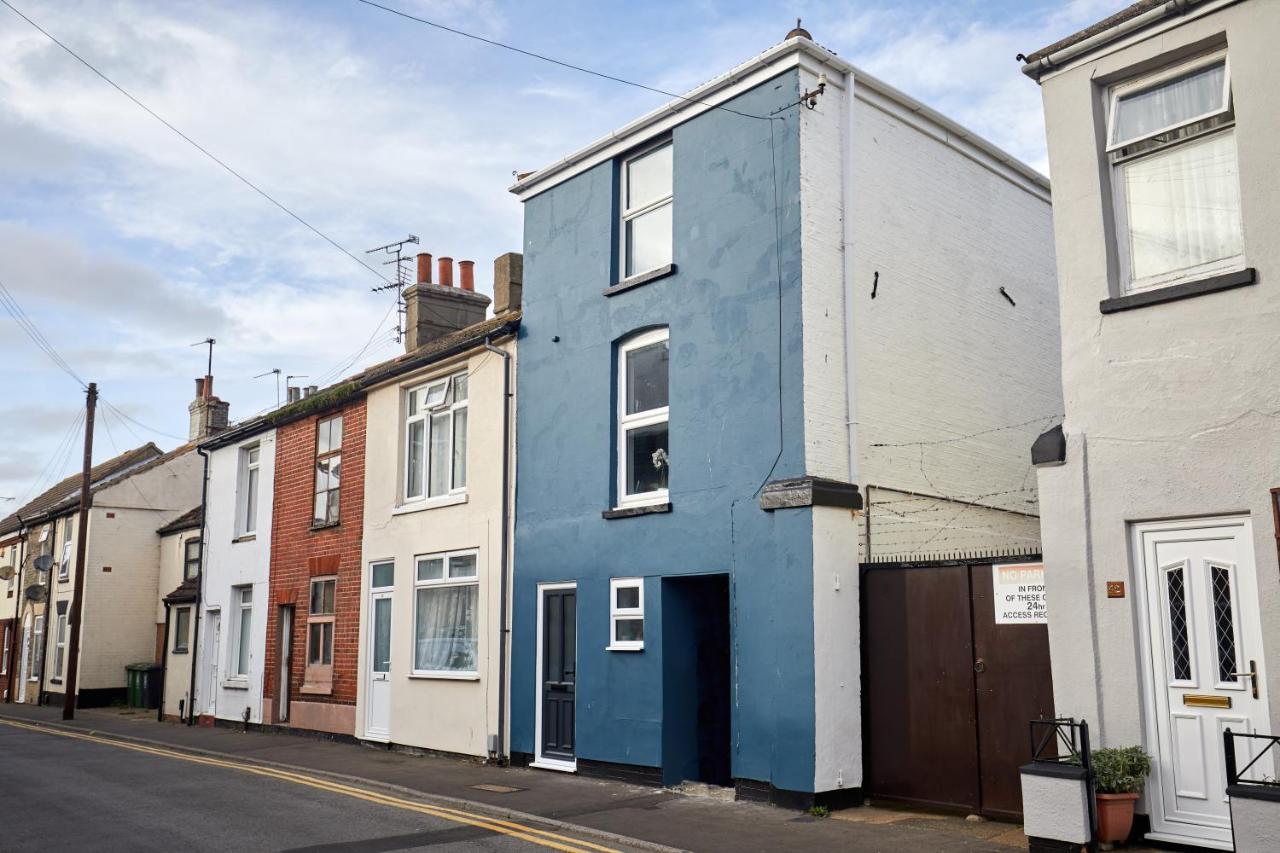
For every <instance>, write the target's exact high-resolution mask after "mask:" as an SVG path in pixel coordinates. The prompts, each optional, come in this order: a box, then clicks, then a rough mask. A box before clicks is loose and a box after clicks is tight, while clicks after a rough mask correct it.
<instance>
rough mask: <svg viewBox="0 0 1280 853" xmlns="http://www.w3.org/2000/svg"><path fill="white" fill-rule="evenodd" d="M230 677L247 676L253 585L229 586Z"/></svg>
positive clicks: (251, 634) (251, 631)
mask: <svg viewBox="0 0 1280 853" xmlns="http://www.w3.org/2000/svg"><path fill="white" fill-rule="evenodd" d="M231 607H232V613H231V642H230V644H229V646H230V652H231V667H230V669H231V677H232V678H248V676H249V649H250V647H251V645H250V644H251V643H252V642H253V587H251V586H233V587H232V588H231Z"/></svg>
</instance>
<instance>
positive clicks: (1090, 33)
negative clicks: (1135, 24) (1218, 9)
mask: <svg viewBox="0 0 1280 853" xmlns="http://www.w3.org/2000/svg"><path fill="white" fill-rule="evenodd" d="M1198 2H1200V0H1191V2H1190V3H1188V4H1187V5H1188V6H1192V5H1195V4H1196V3H1198ZM1166 4H1167V0H1138V2H1136V3H1133V4H1131V5H1129V6H1126V7H1124V8H1123V9H1121V10H1120V11H1119V12H1116V13H1115V14H1114V15H1111V16H1110V17H1107V18H1103V19H1102V20H1101V21H1098V22H1097V23H1096V24H1093V25H1092V26H1088V27H1085V28H1084V29H1083V30H1080V31H1079V32H1077V33H1072V34H1071V35H1069V36H1067V37H1066V38H1063V39H1059V40H1058V41H1055V42H1054V43H1053V44H1051V45H1047V46H1045V47H1042V48H1040V49H1039V50H1037V51H1035V52H1034V53H1029V54H1027V55H1026V56H1024V57H1022V61H1023V62H1024V63H1025V64H1026V65H1027V66H1030V65H1033V64H1035V63H1037V62H1039V61H1040V60H1042V59H1044V58H1045V57H1048V56H1052V55H1053V54H1055V53H1057V52H1058V51H1060V50H1065V49H1066V48H1068V47H1072V46H1073V45H1077V44H1080V43H1081V42H1083V41H1085V40H1086V39H1091V38H1093V37H1094V36H1096V35H1101V34H1102V33H1105V32H1106V31H1107V30H1109V29H1111V28H1113V27H1117V26H1119V25H1120V24H1123V23H1125V22H1126V21H1131V20H1133V19H1134V18H1137V17H1139V16H1140V15H1145V14H1146V13H1147V12H1151V11H1153V10H1155V9H1156V8H1157V7H1160V6H1166ZM1024 70H1025V69H1024ZM1044 70H1047V69H1044ZM1028 73H1030V72H1028Z"/></svg>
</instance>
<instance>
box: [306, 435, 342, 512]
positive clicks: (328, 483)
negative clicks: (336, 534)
mask: <svg viewBox="0 0 1280 853" xmlns="http://www.w3.org/2000/svg"><path fill="white" fill-rule="evenodd" d="M341 481H342V415H337V416H336V417H332V418H327V419H325V420H322V421H320V422H318V423H317V424H316V500H315V513H314V514H313V515H312V518H311V525H312V526H313V527H327V526H329V525H331V524H337V523H338V510H339V494H340V493H341Z"/></svg>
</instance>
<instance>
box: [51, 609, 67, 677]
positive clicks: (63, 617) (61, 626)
mask: <svg viewBox="0 0 1280 853" xmlns="http://www.w3.org/2000/svg"><path fill="white" fill-rule="evenodd" d="M66 651H67V603H66V602H65V601H59V602H58V621H57V628H56V633H55V634H54V646H53V677H54V678H55V679H57V680H58V681H61V680H62V662H63V660H64V659H65V658H66Z"/></svg>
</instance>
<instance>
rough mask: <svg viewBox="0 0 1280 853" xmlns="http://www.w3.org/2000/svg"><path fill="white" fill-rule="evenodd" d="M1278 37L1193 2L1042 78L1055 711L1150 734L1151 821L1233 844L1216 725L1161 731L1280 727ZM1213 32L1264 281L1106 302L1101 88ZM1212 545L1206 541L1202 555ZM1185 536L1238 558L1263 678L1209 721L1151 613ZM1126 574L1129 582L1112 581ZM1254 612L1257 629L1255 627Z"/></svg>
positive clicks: (1244, 658)
mask: <svg viewBox="0 0 1280 853" xmlns="http://www.w3.org/2000/svg"><path fill="white" fill-rule="evenodd" d="M1278 36H1280V4H1275V3H1273V2H1270V0H1256V2H1255V0H1245V2H1222V0H1216V1H1215V2H1207V3H1199V4H1195V5H1193V6H1192V7H1191V8H1189V9H1187V10H1185V14H1179V15H1175V16H1171V17H1168V18H1167V19H1164V20H1162V21H1160V22H1158V23H1156V24H1153V25H1150V26H1148V27H1147V28H1146V29H1144V30H1142V31H1140V32H1138V33H1135V34H1131V35H1128V36H1125V37H1123V38H1120V39H1119V40H1117V41H1113V42H1111V43H1109V44H1105V45H1102V46H1099V47H1095V49H1093V50H1091V51H1089V52H1087V53H1085V54H1083V55H1081V56H1078V57H1077V58H1075V59H1072V60H1069V61H1067V62H1066V63H1065V64H1064V65H1062V66H1061V67H1060V68H1059V69H1058V70H1055V71H1052V72H1050V73H1048V74H1046V75H1044V76H1043V77H1042V78H1041V85H1042V89H1043V97H1044V104H1045V119H1046V124H1047V127H1048V135H1049V156H1050V164H1051V167H1052V171H1053V175H1054V182H1055V185H1056V186H1057V187H1058V188H1059V191H1058V192H1057V194H1056V196H1055V205H1054V208H1055V209H1054V223H1055V231H1056V239H1057V244H1058V246H1059V247H1060V251H1059V253H1058V278H1059V281H1060V283H1061V316H1062V342H1063V358H1062V366H1063V373H1062V381H1063V388H1064V393H1065V400H1066V419H1065V422H1064V426H1063V429H1064V431H1065V434H1066V459H1065V464H1063V465H1061V466H1059V467H1044V468H1042V469H1041V470H1040V471H1039V472H1038V477H1039V485H1040V500H1041V505H1042V508H1043V520H1042V526H1043V534H1044V556H1045V566H1046V586H1047V592H1048V596H1049V601H1050V609H1049V636H1050V643H1051V647H1052V658H1053V668H1054V692H1055V705H1056V709H1057V712H1058V713H1059V714H1061V715H1071V716H1074V717H1076V718H1078V719H1079V718H1083V719H1086V720H1088V721H1089V723H1090V725H1091V726H1092V727H1093V733H1094V740H1095V742H1096V743H1098V744H1100V745H1104V746H1120V745H1129V744H1142V745H1144V746H1145V747H1146V749H1147V751H1148V752H1151V753H1152V754H1153V756H1154V757H1155V766H1154V769H1153V772H1152V776H1151V778H1150V779H1149V781H1148V785H1147V789H1146V794H1145V796H1144V799H1143V801H1141V803H1140V804H1139V811H1140V812H1145V813H1147V814H1148V815H1150V817H1151V822H1152V826H1153V829H1154V830H1155V834H1154V836H1153V837H1156V838H1162V839H1165V840H1173V841H1179V842H1183V843H1191V844H1201V845H1204V846H1208V847H1219V848H1226V847H1228V846H1229V845H1230V825H1229V821H1227V819H1226V818H1224V816H1223V814H1222V808H1221V807H1222V805H1224V804H1222V803H1221V796H1222V795H1221V791H1220V788H1219V787H1216V786H1217V785H1219V784H1220V782H1218V781H1215V780H1220V778H1221V775H1220V774H1221V767H1220V762H1221V757H1220V755H1218V754H1215V752H1214V743H1215V740H1214V738H1215V737H1216V731H1208V732H1206V736H1205V739H1204V740H1203V744H1204V746H1203V752H1202V759H1203V760H1200V759H1197V760H1196V761H1187V760H1186V758H1187V755H1188V754H1189V753H1185V752H1180V751H1179V748H1177V747H1176V746H1170V733H1171V732H1172V733H1173V735H1174V739H1175V740H1176V737H1177V736H1178V733H1179V731H1181V730H1182V729H1183V728H1184V727H1185V726H1186V725H1188V723H1187V722H1186V721H1192V720H1202V722H1197V723H1194V725H1197V726H1202V727H1203V726H1221V725H1224V724H1230V725H1232V726H1234V727H1235V729H1236V730H1237V731H1238V730H1240V728H1242V727H1244V728H1255V729H1258V730H1261V731H1264V732H1270V733H1276V732H1280V565H1278V564H1277V547H1276V546H1277V540H1276V534H1277V530H1276V527H1275V521H1274V519H1273V508H1274V499H1273V496H1272V494H1271V489H1273V488H1277V487H1280V455H1277V453H1276V448H1277V447H1280V417H1278V415H1277V413H1280V383H1277V382H1276V378H1275V366H1276V364H1277V362H1278V361H1280V335H1277V332H1276V330H1277V329H1278V328H1280V295H1278V294H1277V291H1276V289H1275V282H1274V281H1273V280H1272V279H1273V278H1274V277H1275V276H1276V275H1277V273H1280V244H1277V242H1276V241H1275V239H1274V237H1273V235H1274V233H1275V232H1276V228H1277V226H1278V225H1280V172H1278V171H1277V170H1276V168H1275V152H1276V138H1277V133H1278V132H1280V90H1278V89H1277V87H1276V86H1275V74H1274V70H1273V69H1274V59H1273V54H1274V44H1275V41H1276V38H1277V37H1278ZM1220 49H1225V50H1226V56H1227V62H1228V63H1229V67H1230V90H1231V94H1232V98H1233V103H1234V111H1235V125H1234V139H1235V147H1236V156H1237V161H1238V174H1239V191H1240V208H1241V219H1242V222H1243V244H1244V252H1243V254H1244V258H1243V263H1244V265H1246V266H1247V267H1249V268H1252V269H1255V270H1256V283H1254V284H1252V285H1249V286H1242V287H1238V288H1236V289H1232V290H1226V291H1222V292H1214V293H1207V294H1203V295H1198V296H1194V297H1192V298H1185V299H1182V300H1180V301H1172V302H1165V303H1161V304H1150V305H1146V306H1143V307H1138V308H1133V309H1132V310H1124V311H1120V312H1116V313H1108V314H1103V313H1102V312H1101V311H1100V303H1101V302H1102V301H1103V300H1107V299H1109V298H1113V297H1117V296H1119V295H1120V281H1119V277H1118V274H1117V260H1116V259H1117V245H1116V243H1117V232H1116V225H1115V218H1114V217H1113V216H1112V210H1113V208H1112V202H1111V187H1110V183H1111V177H1110V176H1111V169H1110V167H1109V166H1108V164H1107V161H1106V159H1105V157H1106V155H1105V154H1104V153H1103V152H1102V151H1101V146H1100V145H1099V140H1101V139H1102V138H1104V130H1103V125H1104V122H1105V120H1106V119H1105V116H1106V108H1105V98H1106V94H1107V91H1108V87H1110V86H1112V85H1115V84H1117V83H1119V82H1124V81H1129V80H1133V79H1135V78H1140V77H1141V75H1143V74H1147V73H1150V72H1153V71H1155V70H1158V69H1162V68H1167V67H1169V66H1171V65H1173V64H1176V63H1178V62H1181V61H1184V60H1187V59H1189V58H1191V57H1195V56H1197V55H1204V54H1205V52H1206V51H1209V50H1220ZM1162 530H1163V531H1170V530H1171V531H1173V532H1174V537H1173V538H1174V539H1177V540H1179V542H1181V543H1183V544H1178V542H1175V543H1174V545H1175V546H1177V547H1180V548H1183V551H1182V552H1178V553H1175V551H1173V550H1170V549H1169V544H1168V539H1169V537H1167V536H1166V537H1165V540H1164V542H1165V544H1163V545H1161V546H1160V547H1162V548H1164V550H1163V551H1161V550H1158V549H1157V548H1156V545H1154V544H1152V543H1153V542H1154V541H1155V540H1154V539H1153V538H1152V537H1153V536H1154V535H1155V534H1156V533H1158V532H1159V531H1162ZM1197 531H1200V532H1197ZM1203 531H1208V533H1207V534H1205V533H1203ZM1205 543H1210V544H1205ZM1201 545H1203V548H1201V551H1202V552H1203V553H1202V554H1196V553H1193V549H1194V548H1197V547H1200V546H1201ZM1211 549H1212V553H1211V552H1210V550H1211ZM1180 553H1185V554H1186V555H1187V559H1188V563H1187V565H1186V567H1185V571H1186V572H1187V575H1186V576H1187V577H1188V578H1191V577H1192V576H1193V575H1195V574H1196V573H1198V572H1199V571H1201V569H1202V568H1203V566H1202V561H1201V557H1202V556H1203V557H1206V561H1205V562H1204V565H1206V566H1207V565H1209V564H1210V563H1212V562H1214V561H1218V562H1223V563H1230V564H1231V565H1230V573H1231V574H1232V576H1233V581H1234V582H1235V584H1236V586H1235V592H1236V595H1235V599H1234V606H1235V608H1236V610H1235V613H1234V616H1235V618H1236V620H1237V621H1238V623H1239V624H1240V625H1241V626H1242V627H1241V631H1242V633H1241V636H1240V638H1239V639H1238V641H1237V642H1238V643H1239V644H1240V646H1239V658H1240V661H1241V663H1240V665H1241V666H1247V665H1248V663H1249V662H1254V663H1255V664H1256V667H1257V671H1258V677H1257V681H1258V682H1259V683H1258V687H1259V694H1260V698H1259V699H1258V700H1253V699H1251V698H1250V697H1248V695H1247V694H1248V692H1249V691H1248V689H1247V685H1248V683H1249V682H1248V680H1247V679H1245V680H1243V681H1242V682H1241V684H1240V685H1233V686H1232V689H1233V690H1234V693H1224V695H1229V696H1230V697H1231V699H1232V709H1231V710H1230V711H1229V712H1223V714H1221V715H1217V717H1216V720H1215V718H1214V717H1211V716H1204V715H1203V714H1202V711H1201V710H1200V709H1198V708H1197V707H1195V705H1194V703H1193V702H1187V701H1186V699H1185V696H1186V695H1192V694H1196V693H1205V692H1207V691H1215V692H1223V691H1221V690H1216V688H1215V686H1214V685H1213V684H1212V683H1210V682H1208V681H1207V680H1206V679H1205V678H1203V677H1202V676H1201V675H1200V674H1197V673H1196V672H1192V673H1191V676H1192V677H1191V678H1186V679H1175V680H1174V681H1173V682H1169V681H1167V679H1166V677H1165V676H1166V675H1167V674H1168V670H1167V666H1168V663H1167V659H1166V657H1165V655H1164V652H1166V651H1167V650H1168V649H1169V648H1170V646H1168V645H1167V643H1168V642H1169V635H1168V634H1166V633H1164V632H1165V630H1166V628H1165V626H1164V625H1163V624H1160V620H1162V619H1163V618H1164V614H1165V612H1166V609H1167V608H1169V606H1170V605H1169V600H1168V598H1167V580H1168V575H1167V574H1162V573H1167V572H1169V571H1171V570H1177V566H1178V565H1179V564H1180V561H1181V559H1182V557H1181V556H1179V554H1180ZM1114 584H1124V589H1123V591H1122V593H1121V591H1120V590H1118V589H1117V588H1115V587H1114ZM1108 585H1113V587H1112V591H1111V593H1112V594H1111V595H1109V594H1108ZM1189 590H1190V591H1189V593H1188V594H1189V595H1190V596H1191V597H1192V598H1193V599H1194V597H1195V596H1194V593H1195V592H1196V590H1195V589H1192V588H1190V587H1189ZM1254 590H1256V592H1255V591H1254ZM1117 593H1120V594H1121V595H1122V597H1118V596H1117ZM1201 604H1203V602H1201ZM1196 605H1197V602H1196V601H1194V600H1192V601H1191V606H1192V607H1193V608H1194V607H1195V606H1196ZM1190 612H1191V613H1192V616H1193V620H1194V618H1195V611H1194V609H1193V610H1192V611H1190ZM1153 619H1154V620H1156V621H1153ZM1206 619H1207V617H1206ZM1251 623H1252V624H1256V625H1257V626H1259V631H1260V638H1261V639H1260V642H1252V643H1251V642H1250V641H1249V625H1250V624H1251ZM1212 624H1213V623H1212V622H1207V621H1205V622H1203V623H1200V622H1197V623H1196V625H1199V627H1198V628H1195V630H1196V631H1198V632H1199V636H1200V638H1201V640H1200V641H1197V640H1196V639H1195V638H1194V637H1193V639H1192V641H1191V643H1192V657H1193V659H1194V658H1195V655H1196V653H1197V651H1196V650H1197V649H1200V648H1201V646H1200V645H1199V643H1200V642H1203V641H1206V640H1210V639H1211V638H1212V632H1213V631H1214V628H1212V627H1211V626H1212ZM1193 627H1194V626H1193ZM1206 635H1208V636H1206ZM1211 653H1212V652H1211V650H1208V649H1206V650H1204V654H1205V655H1209V654H1211ZM1170 685H1172V687H1171V686H1170ZM1242 685H1243V686H1242ZM1162 693H1164V694H1167V700H1168V701H1167V702H1162V701H1161V699H1160V696H1161V694H1162ZM1268 702H1269V706H1268ZM1259 703H1261V704H1259ZM1263 706H1267V707H1266V710H1265V711H1257V710H1256V709H1257V708H1260V707H1263ZM1250 708H1254V709H1255V710H1249V709H1250ZM1217 742H1218V743H1220V740H1219V741H1217ZM1187 743H1188V744H1190V742H1189V741H1188V742H1187ZM1197 743H1200V741H1197ZM1192 752H1194V750H1192ZM1192 800H1194V801H1195V802H1196V803H1199V805H1195V804H1194V803H1192V802H1191V801H1192ZM1188 810H1191V811H1196V812H1198V813H1199V814H1198V815H1191V816H1188ZM1179 812H1182V814H1181V815H1180V814H1179Z"/></svg>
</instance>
